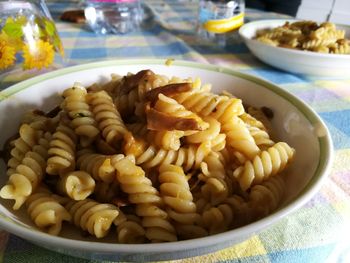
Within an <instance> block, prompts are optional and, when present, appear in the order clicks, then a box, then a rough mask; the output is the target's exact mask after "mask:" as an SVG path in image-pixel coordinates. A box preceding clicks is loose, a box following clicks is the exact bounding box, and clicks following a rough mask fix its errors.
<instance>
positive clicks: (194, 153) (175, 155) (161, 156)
mask: <svg viewBox="0 0 350 263" xmlns="http://www.w3.org/2000/svg"><path fill="white" fill-rule="evenodd" d="M210 152H211V143H210V142H205V143H201V144H200V145H199V146H197V145H190V146H189V147H181V148H180V149H179V150H178V151H174V150H169V151H166V150H163V149H157V148H155V147H154V146H152V145H151V146H149V147H148V148H147V149H146V150H145V151H144V152H143V153H142V154H141V155H139V156H136V164H138V165H140V166H142V167H144V168H152V167H156V166H159V165H162V164H174V165H178V166H183V168H184V170H185V171H188V170H190V169H191V168H199V166H200V164H201V162H202V161H203V159H204V157H205V156H207V155H208V154H209V153H210Z"/></svg>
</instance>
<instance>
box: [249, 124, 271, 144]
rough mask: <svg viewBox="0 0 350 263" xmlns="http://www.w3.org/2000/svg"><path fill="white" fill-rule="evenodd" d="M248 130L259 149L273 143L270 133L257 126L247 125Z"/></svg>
mask: <svg viewBox="0 0 350 263" xmlns="http://www.w3.org/2000/svg"><path fill="white" fill-rule="evenodd" d="M248 130H249V133H250V135H251V136H252V137H253V139H254V142H255V144H256V145H257V146H258V147H259V148H260V149H264V148H266V147H269V146H272V145H274V144H275V142H274V141H273V140H271V139H270V135H269V134H268V133H267V132H266V131H264V130H261V129H259V128H257V127H248Z"/></svg>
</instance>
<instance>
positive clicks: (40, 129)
mask: <svg viewBox="0 0 350 263" xmlns="http://www.w3.org/2000/svg"><path fill="white" fill-rule="evenodd" d="M311 26H312V25H308V24H305V25H302V24H299V25H298V24H292V25H287V26H285V28H284V30H291V29H287V27H291V28H293V30H294V28H297V27H301V28H308V27H311ZM322 26H323V27H327V25H322ZM305 30H306V29H305ZM278 32H279V31H278ZM288 32H289V31H288ZM292 32H293V31H291V32H290V33H288V34H291V35H292ZM315 32H316V31H315ZM317 32H319V31H317ZM329 32H331V31H329ZM335 32H336V31H335ZM293 34H294V33H293ZM310 34H311V33H310ZM313 34H314V35H315V34H316V35H317V34H321V33H313ZM329 34H331V33H329ZM282 35H283V34H282ZM282 35H281V36H282ZM316 35H315V36H316ZM259 37H263V34H261V35H259ZM264 37H266V34H265V36H264ZM271 39H272V40H271V41H277V40H275V38H274V37H273V36H272V35H271ZM276 39H277V38H276ZM305 43H306V42H305ZM62 98H63V99H62V102H61V103H60V105H59V106H58V107H56V109H55V110H53V111H52V112H50V113H48V114H45V113H43V112H41V111H39V110H33V111H31V112H29V113H27V114H26V115H25V116H24V119H23V121H22V123H21V124H20V127H19V132H18V134H17V135H16V136H15V137H14V138H11V139H9V140H8V142H7V145H5V147H6V149H9V154H8V155H9V157H8V160H6V162H7V169H8V170H7V175H8V177H9V178H8V181H7V183H6V184H5V185H4V186H2V188H1V190H0V197H1V198H4V199H9V200H13V201H14V205H13V209H15V210H17V209H20V208H21V207H22V206H23V205H24V204H25V206H26V207H27V212H28V215H29V216H30V218H31V219H32V220H33V223H34V224H35V225H36V226H37V227H38V228H39V229H41V230H42V231H45V232H47V233H49V234H52V235H59V234H60V231H61V229H62V228H64V226H65V225H66V224H71V225H72V226H75V227H77V228H80V229H81V230H83V231H85V232H86V234H87V235H91V236H94V237H96V238H103V237H105V236H107V235H114V237H115V239H114V240H115V242H118V243H147V242H152V243H154V242H173V241H177V240H184V239H190V238H197V237H204V236H207V235H211V234H216V233H220V232H223V231H227V230H230V229H233V228H236V227H238V226H242V225H244V224H247V223H250V222H252V221H254V220H257V219H259V218H261V217H263V216H265V215H267V214H269V213H271V212H273V211H274V210H275V209H277V208H278V207H279V204H280V203H281V202H282V201H283V193H284V192H285V187H286V186H285V182H284V179H283V177H284V176H283V174H284V173H286V172H287V171H288V170H287V167H288V166H289V164H290V163H291V162H292V160H293V158H294V155H295V150H294V149H293V148H292V147H291V146H290V145H288V144H287V143H286V142H280V141H278V140H276V138H274V136H273V134H272V126H271V123H270V118H271V117H273V114H268V115H266V114H265V113H264V111H263V110H260V109H258V108H253V107H248V106H246V105H243V103H242V100H241V99H239V98H237V97H235V96H234V95H232V94H229V93H227V92H226V93H223V94H221V95H217V94H213V93H212V92H211V86H210V85H209V84H205V85H202V83H201V81H200V79H195V80H192V79H190V78H188V79H180V78H178V77H172V78H168V77H166V76H162V75H158V74H155V73H154V72H152V71H151V70H142V71H140V72H138V73H136V74H131V73H129V74H128V75H126V76H118V75H115V74H113V76H112V80H111V81H110V82H108V83H106V84H98V83H96V84H94V85H92V86H90V87H83V86H82V85H81V84H79V83H75V84H74V85H73V86H72V87H69V88H68V89H66V90H64V91H63V93H62Z"/></svg>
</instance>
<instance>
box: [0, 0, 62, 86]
mask: <svg viewBox="0 0 350 263" xmlns="http://www.w3.org/2000/svg"><path fill="white" fill-rule="evenodd" d="M63 56H64V50H63V46H62V43H61V40H60V38H59V35H58V33H57V30H56V26H55V24H54V22H53V20H52V18H51V15H50V13H49V10H48V8H47V6H46V4H45V1H44V0H31V1H2V0H0V79H2V82H3V81H4V78H11V76H12V77H14V78H16V79H18V80H21V79H20V78H21V77H22V78H23V79H24V78H28V77H30V76H31V75H33V74H39V73H40V71H45V70H46V71H47V69H50V68H51V69H52V68H55V67H54V62H55V61H57V60H58V59H62V57H63ZM24 72H25V73H24ZM10 73H11V74H10ZM24 75H25V76H26V77H23V76H24ZM12 82H15V80H12Z"/></svg>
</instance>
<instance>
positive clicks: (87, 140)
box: [62, 83, 100, 147]
mask: <svg viewBox="0 0 350 263" xmlns="http://www.w3.org/2000/svg"><path fill="white" fill-rule="evenodd" d="M86 94H87V91H86V89H85V88H84V87H83V86H81V84H79V83H75V84H74V86H73V87H72V88H69V89H66V90H65V91H64V92H63V94H62V95H63V97H64V102H63V109H64V110H65V111H66V112H67V113H68V116H69V118H70V120H71V121H70V124H71V126H72V128H73V129H74V131H75V133H76V134H77V135H79V136H81V138H80V143H81V145H82V146H83V147H86V146H88V145H90V144H91V143H92V142H93V141H94V139H95V138H96V136H97V135H98V134H99V133H100V131H99V129H98V128H97V123H96V121H95V120H94V118H93V114H92V112H91V111H90V107H89V105H88V104H87V102H86Z"/></svg>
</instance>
